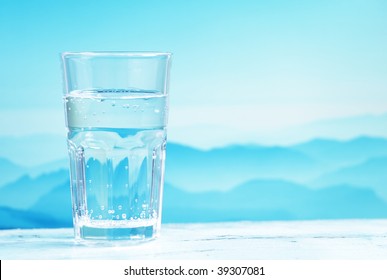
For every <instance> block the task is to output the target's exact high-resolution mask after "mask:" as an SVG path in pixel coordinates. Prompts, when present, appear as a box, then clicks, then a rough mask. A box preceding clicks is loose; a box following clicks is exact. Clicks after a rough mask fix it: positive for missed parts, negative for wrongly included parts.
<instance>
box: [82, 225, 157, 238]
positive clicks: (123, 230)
mask: <svg viewBox="0 0 387 280" xmlns="http://www.w3.org/2000/svg"><path fill="white" fill-rule="evenodd" d="M157 236H158V224H157V222H155V221H154V220H148V221H141V220H139V221H127V222H126V223H122V221H120V222H119V223H117V221H93V222H88V223H85V224H82V225H78V226H75V239H76V240H78V241H83V240H84V241H115V240H117V241H148V240H149V241H150V240H152V239H154V238H156V237H157Z"/></svg>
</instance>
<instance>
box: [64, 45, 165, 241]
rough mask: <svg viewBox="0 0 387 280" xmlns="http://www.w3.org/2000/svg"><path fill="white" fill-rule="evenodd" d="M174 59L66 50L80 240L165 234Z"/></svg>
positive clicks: (162, 55)
mask: <svg viewBox="0 0 387 280" xmlns="http://www.w3.org/2000/svg"><path fill="white" fill-rule="evenodd" d="M170 61H171V54H170V53H159V52H65V53H63V54H62V63H63V70H64V71H63V73H64V88H65V90H64V105H65V116H66V126H67V131H68V134H67V142H68V152H69V158H70V185H71V195H72V208H73V222H74V230H75V238H76V239H77V240H150V239H153V238H155V237H157V236H158V235H159V232H160V225H161V207H162V193H163V182H164V161H165V150H166V137H167V131H166V127H167V117H168V81H169V69H170Z"/></svg>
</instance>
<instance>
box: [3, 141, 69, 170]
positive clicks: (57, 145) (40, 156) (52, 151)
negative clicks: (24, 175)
mask: <svg viewBox="0 0 387 280" xmlns="http://www.w3.org/2000/svg"><path fill="white" fill-rule="evenodd" d="M66 156H67V146H66V138H65V136H60V135H51V134H36V135H26V136H20V137H16V136H1V137H0V157H3V158H7V159H10V160H12V161H13V162H15V163H17V164H22V165H23V166H37V165H41V164H45V163H48V162H52V161H55V160H58V159H62V158H66Z"/></svg>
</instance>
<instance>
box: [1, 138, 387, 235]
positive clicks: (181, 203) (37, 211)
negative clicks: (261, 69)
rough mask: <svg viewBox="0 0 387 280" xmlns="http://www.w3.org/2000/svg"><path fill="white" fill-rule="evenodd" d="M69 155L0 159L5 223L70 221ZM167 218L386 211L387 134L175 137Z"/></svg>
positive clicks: (373, 215) (221, 218)
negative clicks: (195, 144) (253, 140)
mask: <svg viewBox="0 0 387 280" xmlns="http://www.w3.org/2000/svg"><path fill="white" fill-rule="evenodd" d="M66 166H67V159H63V160H56V161H53V162H52V163H51V164H43V165H39V166H34V167H25V166H19V165H18V164H15V163H13V162H12V161H10V160H9V159H6V158H2V159H1V160H0V171H1V174H2V176H1V177H2V178H1V181H0V182H1V185H0V228H15V227H16V228H17V227H21V228H29V227H57V226H71V223H72V218H71V203H70V190H69V182H68V180H69V179H68V170H67V169H66ZM165 180H166V184H165V195H164V207H163V221H164V222H210V221H233V220H278V219H280V220H286V219H327V218H329V219H335V218H383V217H387V139H383V138H371V137H360V138H356V139H353V140H349V141H336V140H324V139H316V140H313V141H309V142H306V143H302V144H298V145H294V146H289V147H279V146H274V147H265V146H257V145H234V146H227V147H224V148H217V149H212V150H207V151H205V150H198V149H194V148H192V147H187V146H183V145H178V144H174V143H169V144H168V147H167V163H166V179H165Z"/></svg>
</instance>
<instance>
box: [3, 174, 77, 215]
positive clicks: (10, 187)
mask: <svg viewBox="0 0 387 280" xmlns="http://www.w3.org/2000/svg"><path fill="white" fill-rule="evenodd" d="M68 177H69V174H68V171H67V170H60V171H56V172H53V173H49V174H43V175H41V176H39V177H37V178H31V177H30V176H27V175H25V176H23V177H21V178H20V179H18V180H17V181H15V182H12V183H10V184H7V185H5V186H4V187H2V188H0V206H6V207H11V208H14V209H28V208H29V207H31V206H32V205H33V204H35V203H36V202H37V201H38V200H39V199H40V197H41V196H43V195H44V194H46V193H48V192H50V191H51V190H52V189H53V188H54V187H55V186H57V185H59V184H61V183H63V182H66V181H68Z"/></svg>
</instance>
